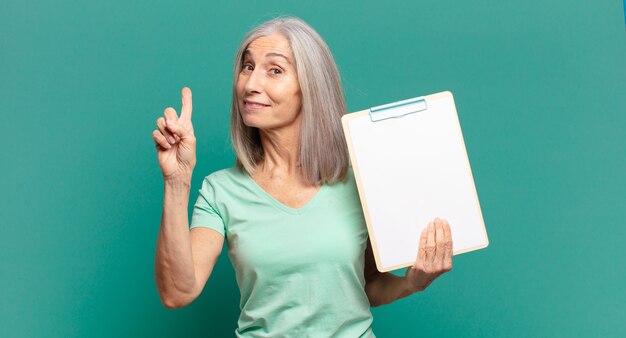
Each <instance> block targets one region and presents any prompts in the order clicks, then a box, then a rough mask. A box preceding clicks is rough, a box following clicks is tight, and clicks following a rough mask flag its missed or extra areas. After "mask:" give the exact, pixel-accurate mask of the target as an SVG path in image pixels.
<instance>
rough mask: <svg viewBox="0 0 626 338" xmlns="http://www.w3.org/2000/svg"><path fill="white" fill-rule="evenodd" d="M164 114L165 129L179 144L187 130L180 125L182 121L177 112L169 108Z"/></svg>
mask: <svg viewBox="0 0 626 338" xmlns="http://www.w3.org/2000/svg"><path fill="white" fill-rule="evenodd" d="M163 114H164V115H165V127H166V128H167V130H169V131H170V132H171V133H172V135H173V136H174V138H175V139H176V142H178V141H179V140H180V139H181V138H182V137H183V136H184V135H185V134H186V129H185V128H184V126H183V125H182V124H181V123H180V122H181V121H180V119H179V118H178V116H177V115H176V110H174V108H171V107H168V108H166V109H165V112H164V113H163Z"/></svg>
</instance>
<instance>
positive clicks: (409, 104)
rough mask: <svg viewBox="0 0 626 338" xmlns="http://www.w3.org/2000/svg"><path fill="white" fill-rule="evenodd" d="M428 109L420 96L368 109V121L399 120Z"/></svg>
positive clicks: (424, 100)
mask: <svg viewBox="0 0 626 338" xmlns="http://www.w3.org/2000/svg"><path fill="white" fill-rule="evenodd" d="M426 109H428V106H427V105H426V99H425V98H424V97H422V96H420V97H415V98H412V99H408V100H403V101H398V102H393V103H388V104H385V105H382V106H376V107H372V108H370V114H369V115H370V119H371V120H372V122H378V121H382V120H386V119H391V118H399V117H403V116H406V115H409V114H413V113H417V112H420V111H422V110H426Z"/></svg>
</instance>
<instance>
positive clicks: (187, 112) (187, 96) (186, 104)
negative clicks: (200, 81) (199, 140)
mask: <svg viewBox="0 0 626 338" xmlns="http://www.w3.org/2000/svg"><path fill="white" fill-rule="evenodd" d="M182 96H183V99H182V100H183V106H182V108H181V109H180V118H181V119H182V120H186V121H191V110H192V108H193V105H192V104H191V89H189V88H188V87H184V88H183V90H182Z"/></svg>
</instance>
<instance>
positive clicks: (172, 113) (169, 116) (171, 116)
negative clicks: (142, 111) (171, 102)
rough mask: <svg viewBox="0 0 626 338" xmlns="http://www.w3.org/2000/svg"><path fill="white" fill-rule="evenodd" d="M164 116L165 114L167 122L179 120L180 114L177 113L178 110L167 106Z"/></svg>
mask: <svg viewBox="0 0 626 338" xmlns="http://www.w3.org/2000/svg"><path fill="white" fill-rule="evenodd" d="M163 116H165V122H177V121H178V115H177V114H176V110H175V109H174V108H172V107H167V108H165V110H164V111H163Z"/></svg>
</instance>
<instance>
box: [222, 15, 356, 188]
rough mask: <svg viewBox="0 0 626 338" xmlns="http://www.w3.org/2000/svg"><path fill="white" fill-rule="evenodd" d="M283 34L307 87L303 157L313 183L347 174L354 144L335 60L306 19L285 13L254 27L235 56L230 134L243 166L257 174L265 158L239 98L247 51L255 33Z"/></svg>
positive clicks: (305, 174) (303, 88)
mask: <svg viewBox="0 0 626 338" xmlns="http://www.w3.org/2000/svg"><path fill="white" fill-rule="evenodd" d="M273 34H280V35H283V36H284V37H285V38H286V39H287V40H288V41H289V45H290V46H291V51H292V53H293V56H294V59H295V65H296V73H297V75H298V82H299V84H300V91H301V93H302V107H301V111H300V114H302V119H301V121H302V122H301V126H300V150H299V160H300V165H301V168H300V169H301V172H302V175H303V177H304V179H305V181H307V182H308V183H310V184H320V183H325V182H327V183H329V184H332V183H333V182H335V181H338V180H344V179H345V178H346V174H347V171H348V166H349V163H350V162H349V158H348V150H347V147H346V141H345V137H344V134H343V130H342V126H341V116H342V115H344V114H345V113H346V103H345V99H344V96H343V89H342V87H341V81H340V79H339V71H338V70H337V65H336V64H335V60H334V59H333V56H332V54H331V52H330V49H329V48H328V45H326V42H324V40H323V39H322V38H321V37H320V35H319V34H318V33H317V32H316V31H315V30H314V29H313V28H312V27H311V26H309V25H308V24H306V23H305V22H304V21H302V20H300V19H298V18H293V17H279V18H275V19H272V20H270V21H267V22H265V23H262V24H261V25H259V26H257V27H256V28H254V29H253V30H252V31H250V32H249V33H248V35H247V36H246V37H245V38H244V40H243V41H242V42H241V45H240V46H239V50H238V51H237V55H236V57H235V67H234V76H235V77H234V83H233V98H232V108H231V128H230V134H231V138H232V142H233V147H234V149H235V155H236V158H237V166H238V167H239V168H241V169H243V170H245V171H246V172H247V173H248V174H249V175H252V174H253V173H254V171H255V169H256V167H257V164H258V163H259V162H260V161H261V160H262V159H263V156H264V150H263V146H262V145H261V139H260V135H259V130H258V128H254V127H248V126H246V125H245V124H244V122H243V118H242V117H241V114H240V112H239V105H238V104H237V91H236V88H237V79H238V75H239V73H240V72H241V68H242V62H243V54H244V52H245V50H246V48H248V45H249V44H250V43H251V42H252V41H254V40H255V39H257V38H259V37H262V36H268V35H273Z"/></svg>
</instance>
